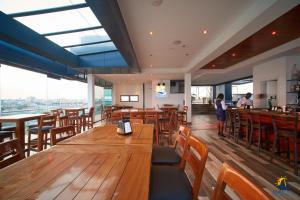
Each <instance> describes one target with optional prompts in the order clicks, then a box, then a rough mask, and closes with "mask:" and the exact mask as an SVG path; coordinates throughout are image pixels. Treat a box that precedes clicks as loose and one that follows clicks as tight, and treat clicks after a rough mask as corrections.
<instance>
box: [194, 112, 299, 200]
mask: <svg viewBox="0 0 300 200" xmlns="http://www.w3.org/2000/svg"><path fill="white" fill-rule="evenodd" d="M215 123H216V118H215V116H214V115H193V117H192V126H191V128H192V134H194V135H196V136H197V137H199V138H200V139H201V140H202V141H204V142H205V143H206V144H207V145H208V147H209V155H208V159H207V162H206V166H205V171H204V176H203V179H202V184H201V189H200V193H199V197H200V199H206V198H209V197H210V196H211V194H212V191H213V187H214V186H215V184H216V180H217V177H218V174H219V170H220V167H221V165H222V162H228V163H230V164H232V165H234V166H236V167H237V168H238V169H239V170H241V171H242V172H244V173H245V175H247V176H248V177H249V178H250V179H251V180H253V181H254V182H255V183H256V184H257V185H259V186H260V187H263V188H264V190H266V191H267V192H268V193H270V194H271V195H272V196H273V197H274V198H275V199H300V177H299V176H295V175H294V174H293V169H292V168H291V167H289V166H287V165H286V164H285V163H282V162H280V161H277V160H275V161H273V162H271V161H270V157H269V156H268V155H266V154H264V153H260V155H258V154H257V152H256V151H255V147H253V150H250V149H247V148H246V147H245V145H243V144H236V143H234V142H233V141H232V140H230V139H226V138H225V139H223V138H219V137H218V136H217V130H216V124H215ZM280 176H286V177H287V180H288V189H289V190H288V191H277V189H276V187H275V185H274V183H275V180H276V178H277V177H280ZM228 193H229V195H231V196H232V197H233V198H234V199H235V198H236V196H235V195H234V193H233V192H232V191H230V190H228Z"/></svg>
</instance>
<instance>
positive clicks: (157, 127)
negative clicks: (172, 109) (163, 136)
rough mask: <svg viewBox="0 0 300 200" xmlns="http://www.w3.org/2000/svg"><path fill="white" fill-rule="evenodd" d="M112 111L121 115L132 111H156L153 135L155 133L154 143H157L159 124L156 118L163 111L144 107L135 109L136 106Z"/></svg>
mask: <svg viewBox="0 0 300 200" xmlns="http://www.w3.org/2000/svg"><path fill="white" fill-rule="evenodd" d="M113 112H114V113H120V114H121V115H122V116H128V115H129V114H130V113H133V112H144V113H146V112H155V113H157V120H156V124H155V135H156V144H157V145H159V136H158V135H159V124H158V118H159V114H163V112H164V111H162V110H157V109H153V110H146V109H137V108H130V109H121V110H115V111H113Z"/></svg>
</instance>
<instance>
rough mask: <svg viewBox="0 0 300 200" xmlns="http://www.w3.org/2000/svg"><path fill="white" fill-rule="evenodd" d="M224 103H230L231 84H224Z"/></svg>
mask: <svg viewBox="0 0 300 200" xmlns="http://www.w3.org/2000/svg"><path fill="white" fill-rule="evenodd" d="M225 102H226V103H232V83H225Z"/></svg>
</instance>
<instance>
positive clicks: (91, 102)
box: [87, 74, 95, 108]
mask: <svg viewBox="0 0 300 200" xmlns="http://www.w3.org/2000/svg"><path fill="white" fill-rule="evenodd" d="M87 83H88V108H90V107H95V76H94V75H93V74H88V75H87Z"/></svg>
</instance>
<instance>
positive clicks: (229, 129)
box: [225, 109, 235, 139]
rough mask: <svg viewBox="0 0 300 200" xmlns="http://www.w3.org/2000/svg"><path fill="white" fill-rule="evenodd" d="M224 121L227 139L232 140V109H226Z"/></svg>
mask: <svg viewBox="0 0 300 200" xmlns="http://www.w3.org/2000/svg"><path fill="white" fill-rule="evenodd" d="M225 113H226V121H225V132H226V133H228V138H229V139H230V138H234V118H235V111H234V110H232V109H227V112H225Z"/></svg>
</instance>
